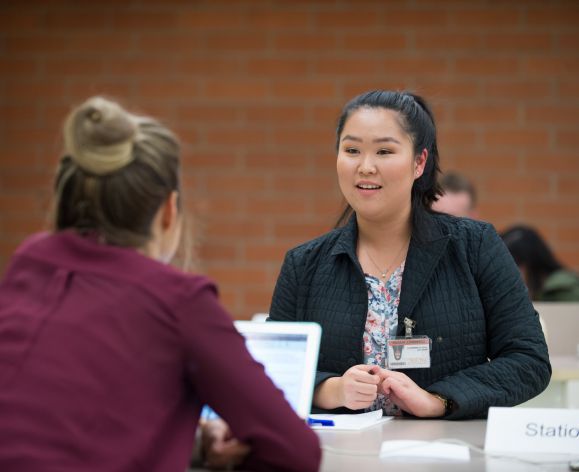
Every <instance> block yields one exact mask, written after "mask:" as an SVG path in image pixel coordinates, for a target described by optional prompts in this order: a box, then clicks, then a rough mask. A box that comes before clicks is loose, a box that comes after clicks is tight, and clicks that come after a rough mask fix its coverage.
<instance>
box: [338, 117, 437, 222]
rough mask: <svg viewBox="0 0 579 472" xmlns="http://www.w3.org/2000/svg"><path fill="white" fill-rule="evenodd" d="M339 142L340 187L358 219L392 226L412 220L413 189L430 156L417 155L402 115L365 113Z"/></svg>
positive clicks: (351, 121) (352, 122)
mask: <svg viewBox="0 0 579 472" xmlns="http://www.w3.org/2000/svg"><path fill="white" fill-rule="evenodd" d="M339 139H340V140H339V148H338V159H337V171H338V182H339V185H340V189H341V190H342V194H343V195H344V198H345V199H346V200H347V202H348V203H349V204H350V206H351V207H352V208H353V209H354V211H355V212H356V214H357V215H358V217H359V218H360V217H361V218H364V219H367V220H369V221H387V220H389V219H393V218H396V217H399V216H401V215H409V214H410V207H411V190H412V185H413V183H414V180H415V179H417V178H418V177H420V176H421V175H422V172H423V171H424V165H425V164H426V159H427V151H426V150H423V151H422V153H420V155H418V156H416V155H415V152H414V145H413V142H412V139H411V137H410V136H409V135H408V134H407V133H406V132H405V131H404V129H403V128H402V127H401V125H400V122H399V114H398V112H396V111H393V110H389V109H385V108H368V107H363V108H359V109H357V110H355V111H353V112H352V114H351V115H350V117H349V118H348V120H347V121H346V123H345V125H344V129H343V130H342V134H341V135H340V138H339Z"/></svg>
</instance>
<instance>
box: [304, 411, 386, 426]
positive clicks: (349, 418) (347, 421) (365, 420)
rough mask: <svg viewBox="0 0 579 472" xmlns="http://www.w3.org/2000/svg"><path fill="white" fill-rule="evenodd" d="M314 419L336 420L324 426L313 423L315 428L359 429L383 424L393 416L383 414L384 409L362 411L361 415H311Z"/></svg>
mask: <svg viewBox="0 0 579 472" xmlns="http://www.w3.org/2000/svg"><path fill="white" fill-rule="evenodd" d="M310 418H311V419H312V420H314V421H315V420H330V421H333V422H334V425H333V426H324V425H317V424H312V425H311V427H312V428H314V429H325V430H328V431H340V430H342V431H357V430H360V429H364V428H369V427H370V426H376V425H378V424H382V423H384V422H385V421H388V420H391V419H392V418H393V416H382V410H376V411H370V412H368V413H361V414H359V415H331V414H320V415H310Z"/></svg>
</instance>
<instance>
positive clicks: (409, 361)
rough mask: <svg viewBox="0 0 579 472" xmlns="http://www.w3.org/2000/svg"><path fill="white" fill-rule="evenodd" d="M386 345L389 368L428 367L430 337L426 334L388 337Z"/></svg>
mask: <svg viewBox="0 0 579 472" xmlns="http://www.w3.org/2000/svg"><path fill="white" fill-rule="evenodd" d="M387 345H388V368H389V369H390V370H396V369H420V368H424V367H430V338H429V337H428V336H411V337H395V338H390V339H389V340H388V342H387Z"/></svg>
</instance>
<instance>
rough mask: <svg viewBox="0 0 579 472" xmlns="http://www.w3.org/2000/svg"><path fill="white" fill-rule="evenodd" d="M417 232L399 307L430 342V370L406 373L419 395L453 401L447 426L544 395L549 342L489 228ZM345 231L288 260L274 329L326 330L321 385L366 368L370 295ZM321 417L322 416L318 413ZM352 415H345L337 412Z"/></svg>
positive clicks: (462, 222)
mask: <svg viewBox="0 0 579 472" xmlns="http://www.w3.org/2000/svg"><path fill="white" fill-rule="evenodd" d="M421 221H422V222H421V223H420V224H418V225H415V228H414V230H413V235H412V239H411V242H410V247H409V250H408V255H407V258H406V264H405V268H404V274H403V278H402V291H401V295H400V304H399V306H398V318H399V320H400V322H399V323H398V336H403V335H404V333H403V331H404V325H403V323H402V322H401V320H402V319H403V318H404V317H406V316H407V317H409V318H411V319H413V320H415V321H416V327H415V329H414V332H413V333H414V334H416V335H428V336H429V337H430V339H431V340H432V351H431V368H430V369H406V370H403V371H402V372H404V373H405V374H407V375H408V376H409V377H410V378H411V379H413V380H414V381H415V382H416V383H417V384H418V385H419V386H420V387H422V388H424V389H426V390H428V391H430V392H436V393H439V394H441V395H443V396H445V397H447V398H451V399H452V400H454V402H455V404H456V405H457V406H458V408H457V409H456V410H455V411H454V412H453V413H451V414H450V415H448V416H447V418H448V419H463V418H477V417H486V415H487V413H488V408H489V407H490V406H512V405H516V404H519V403H522V402H524V401H526V400H528V399H530V398H532V397H534V396H535V395H537V394H539V393H540V392H541V391H543V390H544V389H545V387H546V386H547V384H548V382H549V379H550V376H551V366H550V363H549V356H548V353H547V346H546V344H545V338H544V336H543V332H542V330H541V326H540V324H539V318H538V315H537V312H536V311H535V310H534V308H533V305H532V304H531V301H530V300H529V296H528V294H527V290H526V288H525V285H524V283H523V281H522V279H521V277H520V274H519V271H518V269H517V267H516V265H515V263H514V261H513V259H512V258H511V256H510V254H509V252H508V250H507V249H506V247H505V246H504V244H503V242H502V241H501V239H500V238H499V236H498V235H497V233H496V231H495V230H494V228H493V227H492V226H491V225H490V224H488V223H483V222H479V221H473V220H469V219H462V218H454V217H451V216H448V215H442V214H430V213H424V214H423V218H422V219H421ZM357 234H358V228H357V224H356V219H355V216H353V217H352V218H351V219H350V221H349V223H348V224H347V225H346V226H345V227H343V228H339V229H335V230H333V231H331V232H330V233H327V234H325V235H324V236H321V237H319V238H317V239H314V240H313V241H310V242H307V243H305V244H302V245H301V246H298V247H297V248H294V249H292V250H290V251H289V252H288V253H287V254H286V257H285V261H284V263H283V266H282V269H281V273H280V276H279V279H278V281H277V285H276V288H275V292H274V295H273V300H272V305H271V309H270V319H271V320H274V321H315V322H318V323H319V324H320V325H321V326H322V343H321V347H320V356H319V362H318V372H317V377H316V385H318V384H319V383H320V382H322V381H324V380H325V379H327V378H329V377H335V376H340V375H342V374H343V373H344V372H345V371H346V370H347V369H348V368H350V367H351V366H353V365H356V364H361V363H362V362H363V352H362V345H363V342H362V334H363V331H364V325H365V321H366V315H367V311H368V295H367V289H366V283H365V279H364V274H363V272H362V268H361V266H360V264H359V262H358V259H357V257H356V243H357ZM318 411H321V410H318ZM335 411H339V412H348V411H349V410H347V409H345V408H341V409H339V410H335Z"/></svg>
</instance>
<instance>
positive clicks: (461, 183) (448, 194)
mask: <svg viewBox="0 0 579 472" xmlns="http://www.w3.org/2000/svg"><path fill="white" fill-rule="evenodd" d="M439 184H440V188H441V190H442V195H440V196H439V197H438V200H436V201H435V202H432V209H433V210H434V211H438V212H440V213H447V214H449V215H453V216H460V217H467V218H473V219H476V218H477V217H478V213H477V211H476V203H477V195H476V189H475V188H474V185H473V184H472V182H471V181H470V180H469V179H467V178H466V177H465V176H464V175H462V174H459V173H458V172H446V173H444V174H443V175H442V177H441V178H440V180H439Z"/></svg>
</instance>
